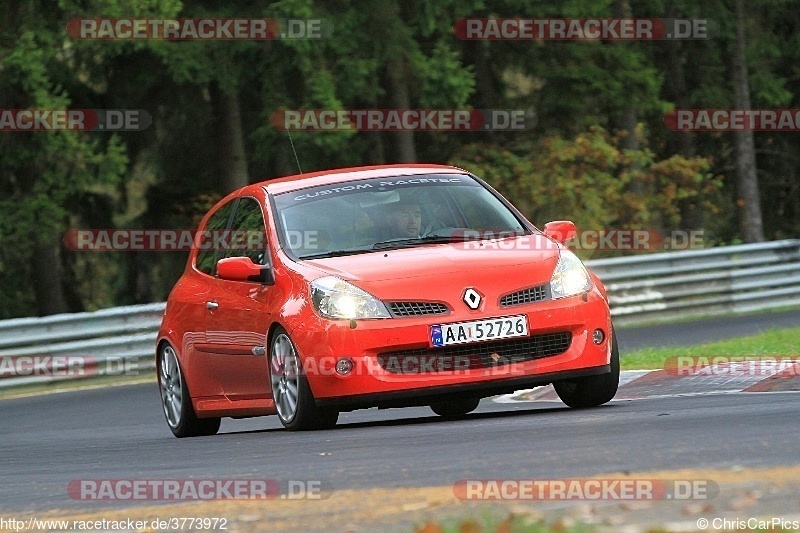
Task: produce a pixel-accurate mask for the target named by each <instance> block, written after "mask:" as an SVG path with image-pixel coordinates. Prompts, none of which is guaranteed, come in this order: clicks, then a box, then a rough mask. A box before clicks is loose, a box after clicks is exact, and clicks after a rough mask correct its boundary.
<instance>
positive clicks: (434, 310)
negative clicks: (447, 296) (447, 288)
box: [389, 302, 450, 317]
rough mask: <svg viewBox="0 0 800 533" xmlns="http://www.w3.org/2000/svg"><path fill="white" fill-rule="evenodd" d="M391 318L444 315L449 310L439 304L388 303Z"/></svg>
mask: <svg viewBox="0 0 800 533" xmlns="http://www.w3.org/2000/svg"><path fill="white" fill-rule="evenodd" d="M389 312H390V313H391V314H392V316H397V317H403V316H422V315H446V314H448V313H449V312H450V309H449V308H448V307H447V306H446V305H445V304H443V303H439V302H389Z"/></svg>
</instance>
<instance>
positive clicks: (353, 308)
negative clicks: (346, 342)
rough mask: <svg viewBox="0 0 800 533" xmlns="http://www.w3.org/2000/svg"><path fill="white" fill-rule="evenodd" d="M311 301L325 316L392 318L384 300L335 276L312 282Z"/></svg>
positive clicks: (348, 318) (347, 318)
mask: <svg viewBox="0 0 800 533" xmlns="http://www.w3.org/2000/svg"><path fill="white" fill-rule="evenodd" d="M311 301H312V302H313V303H314V308H315V309H316V310H317V312H318V313H319V314H321V315H322V316H324V317H325V318H340V319H346V320H350V319H354V318H357V319H363V318H391V315H390V314H389V310H388V309H386V306H385V305H383V302H381V301H380V300H378V299H377V298H375V297H374V296H372V295H371V294H369V293H368V292H366V291H362V290H361V289H359V288H358V287H356V286H355V285H353V284H351V283H348V282H346V281H344V280H342V279H339V278H336V277H333V276H326V277H324V278H319V279H317V280H314V281H312V282H311Z"/></svg>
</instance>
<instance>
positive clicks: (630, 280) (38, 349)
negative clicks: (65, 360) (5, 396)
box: [0, 240, 800, 388]
mask: <svg viewBox="0 0 800 533" xmlns="http://www.w3.org/2000/svg"><path fill="white" fill-rule="evenodd" d="M586 264H587V266H589V267H590V268H591V269H592V270H593V271H594V272H596V273H597V275H598V276H600V279H602V280H603V282H604V283H605V285H606V287H607V288H608V292H609V303H610V305H611V314H612V315H613V317H614V323H615V324H617V325H629V324H635V323H643V322H657V321H663V320H670V319H674V318H678V317H692V316H710V315H719V314H727V313H739V312H747V311H759V310H765V309H774V308H778V307H787V306H800V240H783V241H775V242H768V243H759V244H745V245H738V246H724V247H719V248H711V249H707V250H691V251H682V252H671V253H659V254H650V255H641V256H633V257H620V258H613V259H598V260H593V261H587V263H586ZM164 307H165V304H164V303H155V304H146V305H133V306H126V307H115V308H112V309H104V310H102V311H96V312H93V313H74V314H64V315H53V316H48V317H43V318H18V319H12V320H4V321H0V360H2V358H4V357H5V358H7V357H8V356H34V355H36V356H42V355H49V356H59V355H61V356H79V357H85V358H87V359H91V360H92V361H93V362H94V363H95V364H96V367H93V368H92V373H97V374H100V375H102V374H106V373H111V372H113V371H115V370H116V369H119V367H120V365H119V362H120V361H124V362H132V363H135V365H136V367H137V368H138V369H139V370H142V369H148V368H150V369H151V368H153V366H154V352H155V338H156V332H157V331H158V328H159V325H160V324H161V317H162V315H163V313H164ZM112 362H113V364H111V363H112ZM105 363H109V364H105ZM3 375H4V373H3V372H2V366H0V377H2V376H3ZM59 379H65V378H63V377H54V376H46V377H42V376H33V377H27V376H22V377H19V376H17V377H4V378H3V379H0V388H3V387H11V386H17V385H23V384H26V383H30V382H42V381H44V380H59Z"/></svg>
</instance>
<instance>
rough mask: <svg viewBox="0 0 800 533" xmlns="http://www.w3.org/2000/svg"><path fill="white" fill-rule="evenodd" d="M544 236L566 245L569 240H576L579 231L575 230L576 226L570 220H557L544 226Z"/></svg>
mask: <svg viewBox="0 0 800 533" xmlns="http://www.w3.org/2000/svg"><path fill="white" fill-rule="evenodd" d="M544 234H545V236H546V237H550V238H551V239H553V240H554V241H556V242H560V243H561V244H564V243H565V242H567V241H568V240H570V239H574V238H575V236H576V235H577V234H578V230H576V229H575V224H574V223H572V222H570V221H569V220H555V221H553V222H548V223H547V224H545V225H544Z"/></svg>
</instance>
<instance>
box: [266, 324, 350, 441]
mask: <svg viewBox="0 0 800 533" xmlns="http://www.w3.org/2000/svg"><path fill="white" fill-rule="evenodd" d="M269 375H270V384H271V386H272V397H273V399H274V400H275V407H276V409H277V410H278V418H279V419H280V421H281V424H283V427H285V428H286V429H288V430H289V431H308V430H315V429H330V428H332V427H334V426H335V425H336V422H337V421H338V420H339V411H337V410H336V409H330V408H321V407H317V404H316V400H315V399H314V394H313V393H312V392H311V387H309V385H308V380H307V379H306V376H305V374H304V373H303V372H302V364H301V363H300V357H299V356H298V355H297V350H296V349H295V347H294V343H292V339H290V338H289V335H288V334H287V333H286V330H284V329H283V328H278V329H277V330H276V331H275V333H274V335H273V336H272V342H271V343H270V350H269Z"/></svg>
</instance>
